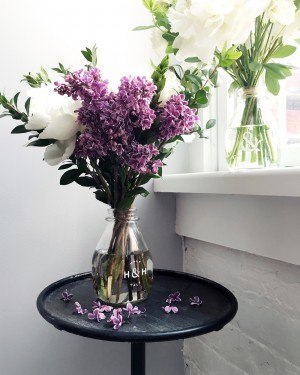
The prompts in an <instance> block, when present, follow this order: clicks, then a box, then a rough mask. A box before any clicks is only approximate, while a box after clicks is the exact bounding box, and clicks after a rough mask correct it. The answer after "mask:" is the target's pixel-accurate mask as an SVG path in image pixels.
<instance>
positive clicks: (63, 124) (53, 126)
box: [39, 113, 79, 141]
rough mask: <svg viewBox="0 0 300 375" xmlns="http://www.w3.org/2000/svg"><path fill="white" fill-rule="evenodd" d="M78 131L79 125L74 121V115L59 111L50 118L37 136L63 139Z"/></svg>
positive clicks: (72, 135) (71, 136)
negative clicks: (59, 112)
mask: <svg viewBox="0 0 300 375" xmlns="http://www.w3.org/2000/svg"><path fill="white" fill-rule="evenodd" d="M78 131H79V126H78V125H77V123H76V117H75V116H73V115H70V114H65V113H61V114H59V115H56V116H54V117H53V118H52V119H51V121H50V122H49V124H48V126H47V128H46V129H45V130H44V131H43V132H42V133H41V134H40V137H39V138H41V139H57V140H58V141H65V140H67V139H70V138H73V137H74V136H75V134H76V133H77V132H78Z"/></svg>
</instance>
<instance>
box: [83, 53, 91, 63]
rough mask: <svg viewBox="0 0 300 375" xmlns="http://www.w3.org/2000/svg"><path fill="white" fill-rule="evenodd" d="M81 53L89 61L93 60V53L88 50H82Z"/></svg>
mask: <svg viewBox="0 0 300 375" xmlns="http://www.w3.org/2000/svg"><path fill="white" fill-rule="evenodd" d="M81 53H82V54H83V56H84V58H85V59H86V60H87V61H89V62H92V55H91V54H90V53H89V52H87V51H81Z"/></svg>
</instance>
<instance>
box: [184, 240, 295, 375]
mask: <svg viewBox="0 0 300 375" xmlns="http://www.w3.org/2000/svg"><path fill="white" fill-rule="evenodd" d="M184 245H185V256H184V269H185V271H186V272H190V273H194V274H197V275H200V276H203V277H207V278H209V279H212V280H215V281H217V282H219V283H221V284H223V285H224V286H225V287H227V288H229V289H230V290H231V291H232V292H233V293H234V294H235V296H236V297H237V299H238V302H239V310H238V313H237V315H236V317H235V318H234V320H233V321H232V322H231V323H229V324H228V325H227V326H226V327H225V328H223V330H221V331H219V332H214V333H210V334H208V335H204V336H199V337H197V338H193V339H188V340H185V343H184V358H185V372H186V375H269V374H270V375H271V374H272V375H300V267H299V266H295V265H292V264H288V263H284V262H279V261H275V260H272V259H268V258H264V257H260V256H256V255H253V254H249V253H245V252H241V251H237V250H233V249H228V248H225V247H221V246H217V245H213V244H208V243H205V242H201V241H197V240H193V239H189V238H186V239H185V242H184ZM282 251H284V249H282ZM299 251H300V249H299Z"/></svg>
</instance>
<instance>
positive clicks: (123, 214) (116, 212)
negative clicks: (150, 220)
mask: <svg viewBox="0 0 300 375" xmlns="http://www.w3.org/2000/svg"><path fill="white" fill-rule="evenodd" d="M107 213H108V216H107V217H106V220H107V221H114V220H116V219H118V220H122V221H137V220H139V218H138V216H137V208H136V207H131V208H125V209H116V208H108V210H107Z"/></svg>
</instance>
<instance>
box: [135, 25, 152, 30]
mask: <svg viewBox="0 0 300 375" xmlns="http://www.w3.org/2000/svg"><path fill="white" fill-rule="evenodd" d="M153 27H155V25H149V26H138V27H135V28H134V29H133V30H132V31H140V30H148V29H152V28H153Z"/></svg>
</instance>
